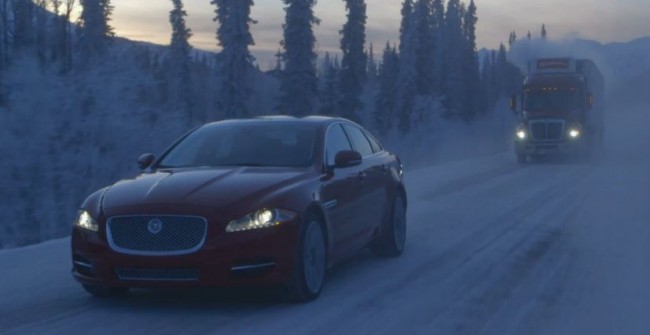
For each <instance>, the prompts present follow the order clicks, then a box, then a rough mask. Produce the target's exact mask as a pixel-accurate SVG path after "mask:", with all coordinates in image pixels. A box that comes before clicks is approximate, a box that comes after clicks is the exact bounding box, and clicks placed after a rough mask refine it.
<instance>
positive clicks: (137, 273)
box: [115, 269, 199, 281]
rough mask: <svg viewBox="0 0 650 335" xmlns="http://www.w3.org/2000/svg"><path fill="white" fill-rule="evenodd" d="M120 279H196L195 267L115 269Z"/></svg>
mask: <svg viewBox="0 0 650 335" xmlns="http://www.w3.org/2000/svg"><path fill="white" fill-rule="evenodd" d="M115 272H116V273H117V277H118V278H119V279H120V280H144V281H196V280H199V270H197V269H116V270H115Z"/></svg>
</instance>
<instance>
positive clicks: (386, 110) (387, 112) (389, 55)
mask: <svg viewBox="0 0 650 335" xmlns="http://www.w3.org/2000/svg"><path fill="white" fill-rule="evenodd" d="M398 75H399V56H398V55H397V50H396V49H395V47H391V46H390V44H389V43H388V42H386V48H384V53H383V56H382V62H381V65H380V66H379V75H378V76H379V77H378V79H379V91H378V93H377V96H376V98H375V103H376V108H375V109H374V111H375V112H374V126H375V128H376V129H377V131H378V132H379V135H380V136H386V134H388V130H389V129H390V125H391V123H392V120H393V117H394V113H395V109H396V107H397V96H396V88H397V77H398Z"/></svg>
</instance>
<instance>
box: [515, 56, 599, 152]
mask: <svg viewBox="0 0 650 335" xmlns="http://www.w3.org/2000/svg"><path fill="white" fill-rule="evenodd" d="M604 95H605V87H604V80H603V76H602V74H601V72H600V70H599V69H598V67H597V66H596V64H595V63H594V62H593V61H592V60H589V59H574V58H568V57H567V58H545V59H536V60H533V61H530V62H529V63H528V74H527V76H526V78H525V80H524V83H523V88H522V91H521V94H519V95H514V96H513V97H512V98H511V99H510V108H511V109H512V110H513V112H514V113H515V115H516V116H517V118H518V126H517V128H516V131H515V146H514V147H515V155H516V157H517V161H518V162H519V163H521V164H525V163H528V162H529V161H530V160H531V159H535V158H539V157H543V156H546V155H558V154H560V155H576V156H577V155H579V156H590V155H591V154H593V153H594V152H595V151H597V149H598V148H600V147H602V145H603V141H604V136H605V122H604V114H605V113H604V112H605V99H604ZM518 103H519V104H518Z"/></svg>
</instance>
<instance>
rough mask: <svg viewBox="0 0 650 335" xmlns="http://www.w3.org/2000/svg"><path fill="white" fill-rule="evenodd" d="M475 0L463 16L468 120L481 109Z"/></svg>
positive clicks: (464, 109)
mask: <svg viewBox="0 0 650 335" xmlns="http://www.w3.org/2000/svg"><path fill="white" fill-rule="evenodd" d="M476 11H477V8H476V4H475V3H474V0H470V4H469V7H467V11H466V12H465V17H464V18H463V33H464V35H465V41H466V46H465V52H464V57H463V63H464V64H463V68H462V70H463V72H464V75H463V79H464V81H465V85H464V87H465V99H464V100H463V101H464V106H463V111H462V114H463V115H462V116H463V118H464V119H466V120H468V119H471V118H473V117H474V116H475V115H476V114H477V113H478V109H479V99H478V95H479V91H480V88H479V87H480V74H479V64H478V54H477V52H476V23H477V22H478V16H477V14H476Z"/></svg>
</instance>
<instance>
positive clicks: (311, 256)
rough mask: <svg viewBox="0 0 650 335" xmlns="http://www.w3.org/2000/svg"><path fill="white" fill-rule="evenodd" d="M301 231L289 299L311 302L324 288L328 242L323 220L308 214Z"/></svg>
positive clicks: (289, 288) (289, 286)
mask: <svg viewBox="0 0 650 335" xmlns="http://www.w3.org/2000/svg"><path fill="white" fill-rule="evenodd" d="M305 222H306V223H305V224H304V225H303V227H302V229H301V233H300V239H299V245H298V254H297V257H296V265H295V266H294V269H293V276H292V279H291V282H290V283H289V285H288V287H287V288H288V295H289V299H290V300H291V301H294V302H309V301H312V300H314V299H316V298H317V297H318V296H319V295H320V292H321V291H322V289H323V284H324V282H325V272H326V270H327V242H326V240H325V233H324V231H323V225H322V223H321V221H320V220H319V219H318V218H317V217H315V216H308V217H307V220H305Z"/></svg>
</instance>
